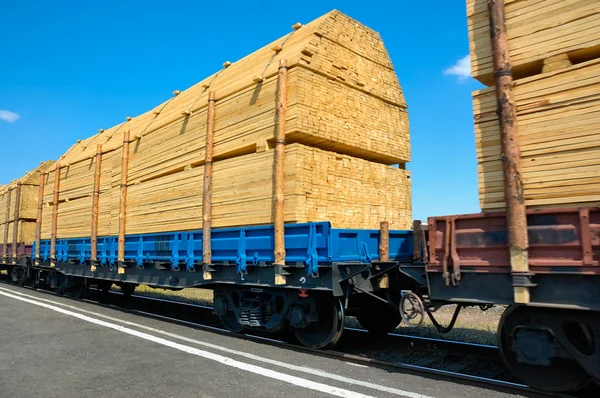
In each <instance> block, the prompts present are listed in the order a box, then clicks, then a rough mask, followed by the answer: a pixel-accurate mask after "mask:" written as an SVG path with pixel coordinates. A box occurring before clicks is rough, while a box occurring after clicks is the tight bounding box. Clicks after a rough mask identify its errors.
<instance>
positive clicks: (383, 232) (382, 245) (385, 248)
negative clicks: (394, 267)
mask: <svg viewBox="0 0 600 398" xmlns="http://www.w3.org/2000/svg"><path fill="white" fill-rule="evenodd" d="M389 251H390V223H389V222H388V221H382V222H381V223H380V224H379V261H381V262H382V263H387V262H388V261H390V255H389Z"/></svg>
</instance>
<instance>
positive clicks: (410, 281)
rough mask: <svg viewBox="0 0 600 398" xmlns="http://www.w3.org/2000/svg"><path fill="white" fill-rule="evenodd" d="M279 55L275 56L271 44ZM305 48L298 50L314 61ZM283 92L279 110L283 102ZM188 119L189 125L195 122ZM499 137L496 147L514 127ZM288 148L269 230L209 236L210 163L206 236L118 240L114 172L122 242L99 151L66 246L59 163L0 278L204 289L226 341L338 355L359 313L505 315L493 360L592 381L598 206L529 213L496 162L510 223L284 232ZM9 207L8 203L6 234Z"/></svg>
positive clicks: (564, 381) (596, 344) (462, 218)
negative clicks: (77, 226) (104, 213)
mask: <svg viewBox="0 0 600 398" xmlns="http://www.w3.org/2000/svg"><path fill="white" fill-rule="evenodd" d="M295 29H297V28H295ZM319 35H321V36H322V35H323V33H322V32H319V34H317V36H318V37H321V36H319ZM276 47H277V46H275V49H274V50H273V51H275V52H276V53H278V51H280V50H281V47H279V49H277V48H276ZM308 53H310V51H308V50H303V52H302V54H303V56H307V57H310V56H311V55H309V54H308ZM311 54H312V53H311ZM340 70H341V68H340ZM276 73H278V74H279V83H280V84H281V82H282V81H284V82H285V80H282V79H286V78H287V77H286V75H285V74H286V65H285V63H284V62H282V63H280V67H279V69H278V71H277V72H276ZM509 76H510V70H508V71H506V70H504V71H503V70H500V73H497V74H496V78H497V79H504V78H507V77H509ZM263 80H264V79H263V78H262V77H261V79H260V82H258V84H262V82H263ZM358 86H360V87H362V86H364V83H363V84H362V85H360V84H359V85H358ZM278 92H279V96H278V108H277V109H278V112H282V110H281V109H285V98H284V95H283V96H282V94H281V93H282V90H281V89H280V90H279V91H278ZM208 101H209V102H208V106H209V108H208V112H207V113H208V116H207V117H208V118H209V119H208V122H207V126H209V127H207V131H208V132H207V148H209V146H208V143H209V137H212V136H209V134H211V135H212V132H210V126H211V123H213V122H214V121H213V122H211V119H210V117H211V116H210V115H211V112H212V113H213V114H214V108H210V106H211V105H210V104H211V102H210V101H211V97H209V99H208ZM212 101H213V103H214V97H213V98H212ZM499 104H500V105H499V112H500V114H501V115H502V112H503V111H505V112H510V109H509V110H506V109H503V106H504V105H506V103H504V104H503V103H502V101H499ZM211 109H212V111H211ZM159 113H160V112H159ZM184 113H185V115H184V116H185V117H187V116H189V114H190V111H186V112H184ZM156 114H158V113H156ZM278 116H279V117H278V123H284V122H285V117H283V118H282V117H281V113H278ZM501 123H502V121H501ZM284 127H285V126H281V125H280V126H279V129H278V133H280V132H282V131H285V128H284ZM505 127H506V126H505ZM209 132H210V133H209ZM501 134H503V135H504V136H503V137H504V138H506V134H510V131H507V130H506V129H503V130H502V132H501ZM513 138H514V137H513ZM134 139H137V140H140V139H141V137H139V136H138V137H137V138H136V137H134V138H130V137H129V132H127V133H126V134H125V136H124V142H125V143H124V144H123V148H124V150H123V158H122V161H123V163H122V168H121V170H125V171H127V156H128V154H129V142H130V141H133V140H134ZM285 140H286V137H281V136H279V135H278V136H277V137H276V139H275V140H274V141H273V142H271V143H270V144H268V145H273V146H274V148H272V149H274V151H273V153H274V156H275V170H274V171H275V172H274V174H275V183H274V184H273V185H274V191H275V195H274V212H275V217H274V218H275V223H274V224H269V225H256V226H240V227H225V228H211V224H210V216H211V214H210V209H211V204H210V197H211V191H210V189H209V188H210V185H211V180H210V178H211V175H212V169H211V168H210V167H212V161H213V159H212V153H211V154H210V155H208V154H207V157H206V159H205V162H204V163H203V166H204V167H205V173H204V187H205V189H204V191H203V194H204V195H203V198H202V200H201V202H202V203H203V206H202V207H203V211H204V214H203V215H204V218H203V226H204V228H202V229H196V230H190V229H181V230H173V229H170V230H168V231H167V230H165V231H163V232H156V233H154V232H153V233H134V234H131V233H125V222H126V219H125V217H126V214H127V211H128V208H127V204H126V198H127V190H126V189H127V185H128V182H127V178H126V175H127V172H125V173H123V172H121V178H124V179H122V180H121V184H120V186H119V187H120V195H121V196H120V198H121V201H120V209H119V228H118V234H108V235H103V234H102V233H99V232H98V212H99V210H98V198H99V191H100V185H101V181H100V180H101V170H100V162H99V160H100V158H101V154H102V153H101V151H98V154H97V158H96V159H97V161H96V166H97V169H96V173H95V174H94V175H93V179H94V184H93V189H90V191H91V195H92V198H93V201H92V206H91V207H90V208H89V218H90V219H91V220H92V228H91V231H92V233H91V236H82V237H68V238H64V237H61V236H59V235H60V234H59V233H58V232H57V215H58V211H59V204H60V203H61V202H60V199H59V192H60V187H59V183H60V178H61V177H60V176H61V174H60V166H58V167H56V169H57V172H56V177H55V186H54V190H53V195H54V199H53V200H51V201H50V202H51V206H49V207H51V208H52V221H51V234H50V237H49V239H42V233H41V222H42V216H41V215H42V212H43V208H44V207H45V206H44V193H43V187H44V182H43V181H44V180H43V178H42V182H41V183H40V188H41V191H40V193H39V199H38V218H37V225H36V234H35V241H34V242H33V244H31V245H29V244H25V243H23V242H19V241H18V239H17V238H16V237H17V236H18V230H17V229H18V228H19V223H18V222H17V221H18V219H19V217H18V216H17V214H18V212H19V209H18V207H19V206H18V205H17V206H16V208H13V209H12V210H13V211H14V212H15V217H14V220H15V222H14V225H13V227H12V228H13V236H14V237H15V238H14V239H13V241H12V242H10V241H9V232H8V226H7V227H6V229H5V234H4V241H3V243H2V242H0V243H2V244H1V245H0V249H1V250H0V253H1V254H2V257H0V269H2V270H6V271H7V272H8V274H9V275H10V278H11V279H12V280H13V281H14V282H17V283H33V284H34V285H42V284H45V285H48V286H50V287H51V288H53V289H56V290H57V291H58V292H61V293H69V294H70V295H73V296H76V297H82V296H83V295H85V293H86V291H87V289H88V288H89V287H95V288H97V289H100V290H102V291H104V292H107V291H108V290H109V289H110V287H111V286H112V285H113V284H116V285H118V286H120V287H121V290H122V292H123V293H124V294H125V295H126V296H127V295H131V294H132V293H133V291H134V290H135V287H136V286H138V285H140V284H145V285H149V286H152V287H156V288H163V289H173V290H177V289H183V288H194V287H201V288H207V289H212V290H213V291H214V313H215V314H216V315H218V316H219V318H220V319H221V321H222V323H223V325H224V326H225V327H226V328H227V329H229V330H230V331H232V332H234V333H240V332H243V331H244V330H252V329H260V330H262V331H273V332H274V331H279V330H284V329H290V330H291V331H292V332H293V334H294V335H295V336H296V337H297V339H298V340H299V341H300V342H301V343H302V344H304V345H306V346H308V347H312V348H324V347H330V346H332V345H334V344H336V343H337V342H338V341H339V339H340V337H341V335H342V332H343V329H344V320H345V317H347V316H355V317H356V318H357V319H358V320H359V322H360V323H361V325H362V326H363V327H364V328H365V329H367V330H369V331H370V332H372V333H374V334H384V333H387V332H390V331H393V330H394V329H395V328H396V327H397V326H398V325H399V324H400V323H401V322H404V324H405V325H407V326H412V327H418V326H420V325H421V323H422V322H423V320H424V318H425V317H428V318H429V319H430V320H431V321H432V322H433V324H434V325H435V326H436V327H437V328H438V330H439V331H440V332H447V331H449V330H451V329H452V327H453V326H454V323H455V322H456V319H457V318H458V316H459V313H460V310H461V308H464V307H467V306H476V307H480V308H481V310H486V309H488V308H490V307H491V306H494V305H501V306H506V307H507V309H506V311H505V312H504V314H503V316H502V318H501V321H500V323H499V325H498V348H499V352H500V355H501V356H502V358H503V360H504V362H505V364H506V365H507V367H508V368H509V369H510V370H511V371H512V372H513V373H514V374H515V375H516V376H517V377H519V378H520V379H521V380H522V381H523V382H525V383H527V384H528V385H531V386H533V387H535V388H537V389H540V390H544V391H551V392H555V391H571V390H576V389H578V388H580V387H582V386H585V385H587V384H588V383H590V382H596V383H600V289H599V288H598V287H599V286H600V262H599V259H600V209H598V208H597V207H578V206H574V207H563V208H555V209H537V210H527V211H525V206H524V203H523V200H522V198H520V199H519V197H518V195H516V196H513V197H511V192H513V191H511V190H512V189H515V187H514V186H511V180H510V177H511V176H512V175H513V174H514V172H515V169H511V167H515V166H514V163H511V162H510V160H515V159H510V156H511V152H510V151H507V154H506V156H507V157H508V158H509V161H507V162H505V176H508V178H507V182H506V184H505V185H506V186H505V190H506V193H507V195H506V199H507V200H506V206H507V210H506V212H485V213H480V214H468V215H453V216H444V217H431V218H429V219H428V221H427V224H426V225H423V224H421V223H420V222H418V221H415V222H414V224H413V227H412V229H405V230H393V229H392V230H390V229H389V223H388V222H386V221H382V222H381V224H380V227H379V229H373V228H371V229H366V228H336V227H333V226H332V224H331V223H330V222H328V221H320V222H301V223H285V222H284V217H283V216H282V213H283V208H282V207H281V206H282V202H283V201H282V198H283V195H282V189H283V188H282V186H283V182H284V181H283V180H282V178H284V177H283V171H282V167H283V166H281V162H279V161H278V160H281V159H282V156H283V154H284V147H285V145H286V142H285ZM210 141H211V142H212V138H210ZM268 145H267V146H268ZM84 149H85V148H84ZM508 149H510V148H508ZM207 153H208V150H207ZM512 155H514V153H512ZM516 161H517V163H518V159H516ZM115 164H116V163H113V167H115ZM507 165H508V166H507ZM516 170H517V171H518V169H516ZM511 173H513V174H511ZM123 176H124V177H123ZM117 179H118V175H117ZM198 184H202V181H200V182H199V183H198ZM207 187H209V188H208V189H207ZM90 188H92V185H90ZM20 189H21V187H20V185H19V186H18V187H17V191H16V194H17V198H18V197H19V195H20ZM390 189H391V188H390ZM516 189H518V187H516ZM115 192H117V193H119V191H118V190H117V191H115ZM116 196H118V195H116ZM9 198H10V196H9ZM50 202H47V203H48V204H49V203H50ZM16 203H20V202H19V199H17V201H16ZM61 206H62V205H61ZM13 207H14V206H13ZM10 211H11V206H10V199H9V202H8V205H7V206H6V220H7V222H6V225H8V216H9V212H10ZM86 211H87V210H86ZM86 214H88V213H86ZM182 222H183V221H182ZM519 239H522V240H523V242H525V243H526V244H523V242H520V243H519V242H518V240H519ZM446 305H456V310H455V314H454V316H453V318H452V321H451V322H450V324H449V325H445V326H442V325H440V324H439V323H438V322H437V320H436V317H435V313H436V311H437V310H438V309H439V308H441V307H443V306H446Z"/></svg>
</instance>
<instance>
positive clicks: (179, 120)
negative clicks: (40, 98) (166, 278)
mask: <svg viewBox="0 0 600 398" xmlns="http://www.w3.org/2000/svg"><path fill="white" fill-rule="evenodd" d="M280 60H286V61H287V65H288V83H287V86H286V87H287V117H286V129H285V141H286V150H285V153H286V157H287V159H286V168H285V172H286V177H285V192H284V194H285V222H288V223H290V222H308V221H330V222H331V223H332V225H333V226H334V227H337V228H371V229H373V228H379V223H380V221H383V220H387V221H389V222H390V223H391V227H392V228H395V229H406V228H409V227H410V225H411V219H412V214H411V210H410V209H411V203H410V198H411V186H410V174H409V173H408V172H407V171H406V170H405V169H404V168H405V164H406V162H408V161H410V139H409V128H408V118H407V112H406V103H405V100H404V95H403V93H402V90H401V88H400V85H399V82H398V79H397V76H396V74H395V72H394V69H393V66H392V63H391V61H390V59H389V56H388V54H387V51H386V50H385V48H384V46H383V43H382V41H381V38H380V37H379V35H378V34H377V33H376V32H374V31H372V30H370V29H368V28H366V27H365V26H363V25H361V24H359V23H357V22H356V21H354V20H352V19H350V18H349V17H347V16H345V15H343V14H341V13H339V12H338V11H333V12H330V13H328V14H326V15H324V16H322V17H320V18H318V19H317V20H315V21H313V22H311V23H309V24H307V25H305V26H302V27H301V28H299V29H296V30H293V31H292V32H291V33H289V34H287V35H286V36H284V37H282V38H280V39H278V40H276V41H274V42H273V43H271V44H269V45H267V46H265V47H263V48H262V49H260V50H258V51H256V52H254V53H252V54H250V55H248V56H247V57H245V58H243V59H241V60H239V61H237V62H234V63H232V64H231V65H228V66H226V67H224V69H222V70H220V71H219V72H217V73H215V74H214V75H212V76H210V77H208V78H206V79H204V80H202V81H201V82H200V83H198V84H196V85H195V86H193V87H191V88H189V89H188V90H185V91H182V92H181V93H179V92H175V94H176V95H175V96H173V97H172V98H171V99H169V100H168V101H166V102H164V103H163V104H161V105H159V106H157V107H155V108H154V109H152V110H150V111H148V112H146V113H144V114H142V115H139V116H137V117H135V118H127V119H128V120H126V121H124V122H123V123H121V124H119V125H117V126H114V127H112V128H109V129H106V130H101V131H100V133H99V134H97V135H95V136H93V137H90V138H88V139H85V140H82V141H81V142H78V143H77V144H76V145H74V146H73V147H71V149H70V150H69V151H68V152H67V153H65V154H64V155H63V156H62V157H61V158H60V159H59V160H58V162H57V163H59V164H60V166H61V168H60V177H59V178H60V181H59V195H58V197H59V200H58V220H57V236H58V237H59V238H69V237H82V236H89V235H90V231H91V213H92V191H93V181H94V169H95V162H96V160H95V155H96V150H97V146H98V145H99V144H100V145H102V163H101V175H100V195H99V205H98V209H99V210H98V234H99V235H100V236H108V235H113V236H114V235H115V234H117V231H118V223H119V203H120V189H119V188H120V184H121V175H122V148H123V137H124V133H125V132H126V131H127V132H129V136H130V137H131V138H130V144H129V159H128V168H127V171H126V173H127V211H126V231H127V233H128V234H137V233H150V232H163V231H164V232H167V231H176V230H193V229H200V228H201V227H202V186H203V166H204V158H205V142H206V131H207V104H208V94H209V92H210V91H213V92H214V93H215V99H216V102H215V115H216V116H215V131H214V154H213V155H214V159H213V161H214V166H213V177H212V178H213V183H212V198H213V199H212V226H213V227H227V226H244V225H260V224H269V223H272V222H273V216H274V215H273V190H274V188H273V185H274V184H273V181H274V177H273V176H274V147H275V135H276V126H277V113H276V105H277V93H278V90H279V87H278V77H277V73H278V64H279V61H280ZM124 116H125V115H124ZM124 119H125V118H124ZM394 165H399V167H398V166H394ZM57 174H58V173H56V171H55V169H52V170H50V172H49V175H48V178H47V180H46V185H45V190H44V199H43V200H44V203H45V207H44V209H45V211H44V214H43V219H42V225H41V227H42V234H41V237H42V239H49V238H50V234H51V228H52V222H51V215H52V205H53V194H54V192H53V187H54V181H55V178H56V176H57Z"/></svg>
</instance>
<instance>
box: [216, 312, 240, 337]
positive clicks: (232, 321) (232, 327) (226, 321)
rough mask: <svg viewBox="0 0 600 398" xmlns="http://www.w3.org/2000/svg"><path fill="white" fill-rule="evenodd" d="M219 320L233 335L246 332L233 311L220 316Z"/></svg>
mask: <svg viewBox="0 0 600 398" xmlns="http://www.w3.org/2000/svg"><path fill="white" fill-rule="evenodd" d="M219 319H220V320H221V323H222V324H223V326H225V328H227V330H229V331H230V332H231V333H233V334H238V333H241V332H242V331H243V330H244V326H243V325H241V324H240V322H239V320H238V319H237V316H236V315H235V312H233V311H227V312H226V313H225V315H222V316H219Z"/></svg>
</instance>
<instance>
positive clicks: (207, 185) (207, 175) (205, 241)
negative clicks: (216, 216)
mask: <svg viewBox="0 0 600 398" xmlns="http://www.w3.org/2000/svg"><path fill="white" fill-rule="evenodd" d="M214 132H215V92H214V91H210V92H209V93H208V111H207V116H206V146H205V149H204V186H203V192H202V194H203V195H202V263H203V278H204V279H205V280H208V279H212V275H211V273H210V272H209V267H210V264H212V247H211V242H210V240H211V236H212V234H211V222H212V174H213V164H212V163H213V147H214Z"/></svg>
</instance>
